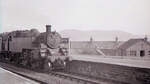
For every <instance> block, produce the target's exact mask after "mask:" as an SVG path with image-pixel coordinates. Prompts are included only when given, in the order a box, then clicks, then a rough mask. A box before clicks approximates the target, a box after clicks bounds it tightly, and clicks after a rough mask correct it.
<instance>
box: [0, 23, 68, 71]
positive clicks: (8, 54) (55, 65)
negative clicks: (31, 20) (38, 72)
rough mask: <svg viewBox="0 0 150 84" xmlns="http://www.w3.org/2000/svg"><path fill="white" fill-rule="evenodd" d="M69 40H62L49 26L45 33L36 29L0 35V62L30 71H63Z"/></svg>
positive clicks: (66, 59)
mask: <svg viewBox="0 0 150 84" xmlns="http://www.w3.org/2000/svg"><path fill="white" fill-rule="evenodd" d="M68 48H69V38H62V37H61V35H60V34H59V33H58V32H56V31H53V32H52V31H51V25H46V32H43V33H39V32H38V31H37V30H36V29H31V30H24V31H21V30H20V31H13V32H8V33H2V34H1V35H0V60H1V61H7V62H10V63H14V64H18V65H22V66H25V67H29V68H31V69H42V70H53V69H64V68H65V66H66V62H67V61H69V58H68Z"/></svg>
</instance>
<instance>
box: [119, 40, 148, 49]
mask: <svg viewBox="0 0 150 84" xmlns="http://www.w3.org/2000/svg"><path fill="white" fill-rule="evenodd" d="M139 41H144V42H146V43H147V44H149V45H150V43H149V42H148V41H145V40H144V39H130V40H128V41H126V42H125V43H123V44H122V45H120V46H119V47H118V49H127V48H129V47H130V46H132V45H134V44H135V43H137V42H139Z"/></svg>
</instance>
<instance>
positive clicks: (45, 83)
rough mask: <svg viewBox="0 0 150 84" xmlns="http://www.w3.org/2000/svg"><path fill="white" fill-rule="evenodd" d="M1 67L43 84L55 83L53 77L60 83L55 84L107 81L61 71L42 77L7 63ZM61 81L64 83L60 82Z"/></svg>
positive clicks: (37, 73) (103, 83) (82, 83)
mask: <svg viewBox="0 0 150 84" xmlns="http://www.w3.org/2000/svg"><path fill="white" fill-rule="evenodd" d="M0 66H1V67H2V68H4V69H6V70H9V71H11V72H13V73H15V74H18V75H21V76H23V77H26V78H29V79H31V80H34V81H37V82H40V83H41V84H53V83H51V78H53V77H55V78H56V81H57V79H58V81H59V82H56V83H54V84H70V83H71V84H106V81H105V82H104V81H100V80H93V79H90V78H86V77H81V76H78V75H73V74H69V73H65V72H60V71H59V72H58V71H57V72H55V71H51V72H48V73H42V75H41V73H40V74H39V72H34V71H30V70H28V71H27V72H26V71H25V72H24V71H23V70H24V69H23V68H21V70H19V69H20V67H16V66H14V65H12V64H6V63H1V62H0ZM22 69H23V70H22ZM33 72H34V73H33ZM35 73H36V74H35ZM45 75H46V76H45ZM38 76H40V77H38ZM60 79H61V80H62V81H60ZM63 80H67V81H70V82H69V83H66V82H64V81H63ZM52 81H53V80H52ZM63 82H64V83H63ZM107 84H116V83H110V82H109V83H108V82H107Z"/></svg>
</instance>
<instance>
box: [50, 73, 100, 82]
mask: <svg viewBox="0 0 150 84" xmlns="http://www.w3.org/2000/svg"><path fill="white" fill-rule="evenodd" d="M49 74H50V75H54V76H56V77H60V78H63V79H68V80H70V81H76V82H77V83H79V84H80V83H82V84H102V83H100V81H97V80H92V79H89V78H84V77H81V76H76V75H72V74H67V73H64V72H50V73H49Z"/></svg>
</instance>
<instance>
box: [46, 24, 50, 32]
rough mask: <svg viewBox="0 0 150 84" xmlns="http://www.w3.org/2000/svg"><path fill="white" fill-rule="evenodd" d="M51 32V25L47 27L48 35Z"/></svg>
mask: <svg viewBox="0 0 150 84" xmlns="http://www.w3.org/2000/svg"><path fill="white" fill-rule="evenodd" d="M50 32H51V25H46V33H50Z"/></svg>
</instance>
